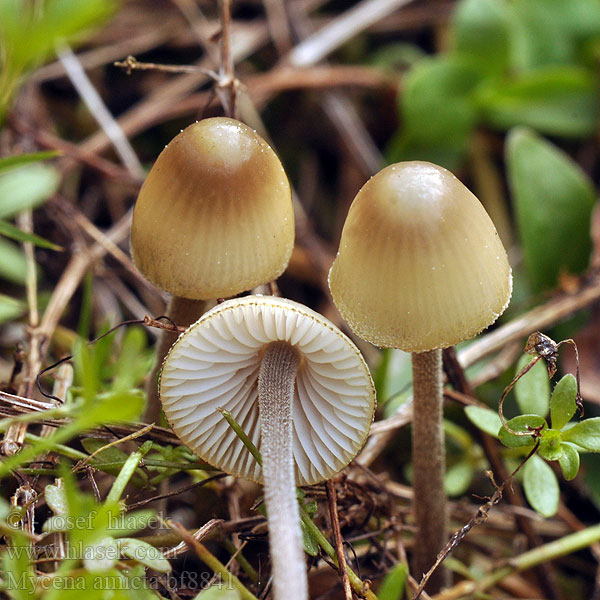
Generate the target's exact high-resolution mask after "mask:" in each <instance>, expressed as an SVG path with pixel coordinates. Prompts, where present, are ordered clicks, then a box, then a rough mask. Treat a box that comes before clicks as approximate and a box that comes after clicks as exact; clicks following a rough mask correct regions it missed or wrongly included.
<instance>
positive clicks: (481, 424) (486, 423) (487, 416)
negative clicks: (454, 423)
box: [465, 406, 502, 438]
mask: <svg viewBox="0 0 600 600" xmlns="http://www.w3.org/2000/svg"><path fill="white" fill-rule="evenodd" d="M465 414H466V415H467V417H468V419H469V421H471V423H473V425H475V427H478V428H479V429H481V430H482V431H485V433H487V434H488V435H491V436H493V437H495V438H497V437H498V430H499V429H500V427H502V421H500V417H499V416H498V413H497V412H495V411H493V410H492V409H491V408H484V407H482V406H467V407H466V408H465Z"/></svg>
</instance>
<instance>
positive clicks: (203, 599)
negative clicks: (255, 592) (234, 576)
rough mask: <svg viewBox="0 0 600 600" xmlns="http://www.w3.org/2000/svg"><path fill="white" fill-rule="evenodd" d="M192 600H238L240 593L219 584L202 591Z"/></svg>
mask: <svg viewBox="0 0 600 600" xmlns="http://www.w3.org/2000/svg"><path fill="white" fill-rule="evenodd" d="M194 600H240V593H239V592H238V591H237V590H236V589H235V588H232V587H230V586H227V585H224V584H223V583H219V584H217V585H211V586H210V587H209V588H206V589H205V590H202V591H201V592H200V593H199V594H198V595H197V596H196V597H195V598H194Z"/></svg>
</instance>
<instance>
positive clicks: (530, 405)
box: [515, 354, 550, 417]
mask: <svg viewBox="0 0 600 600" xmlns="http://www.w3.org/2000/svg"><path fill="white" fill-rule="evenodd" d="M534 360H535V358H534V357H533V356H529V355H528V354H523V356H521V358H520V359H519V362H518V363H517V368H516V369H515V374H516V373H519V372H520V371H521V369H523V368H524V367H525V366H527V365H528V364H529V363H530V362H532V361H534ZM515 396H516V398H517V404H518V405H519V409H520V410H521V412H522V413H526V414H530V415H539V416H540V417H545V416H546V415H547V414H548V400H549V397H550V381H549V380H548V371H547V370H546V365H545V364H544V361H543V360H539V361H538V362H537V363H536V364H535V365H534V366H533V367H532V368H531V369H530V370H529V371H528V372H527V373H526V374H525V375H523V377H521V378H520V379H519V380H518V381H517V383H515Z"/></svg>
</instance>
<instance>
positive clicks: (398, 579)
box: [377, 562, 408, 600]
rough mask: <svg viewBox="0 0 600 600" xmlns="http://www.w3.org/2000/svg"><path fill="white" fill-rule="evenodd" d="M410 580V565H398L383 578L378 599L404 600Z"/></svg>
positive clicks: (378, 591)
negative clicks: (408, 580) (407, 583)
mask: <svg viewBox="0 0 600 600" xmlns="http://www.w3.org/2000/svg"><path fill="white" fill-rule="evenodd" d="M407 579H408V565H407V564H406V563H402V562H400V563H397V564H396V565H394V566H393V567H392V568H391V569H390V570H389V571H388V572H387V573H386V576H385V577H384V578H383V581H382V582H381V585H380V586H379V590H377V598H379V600H402V598H404V589H405V587H406V581H407Z"/></svg>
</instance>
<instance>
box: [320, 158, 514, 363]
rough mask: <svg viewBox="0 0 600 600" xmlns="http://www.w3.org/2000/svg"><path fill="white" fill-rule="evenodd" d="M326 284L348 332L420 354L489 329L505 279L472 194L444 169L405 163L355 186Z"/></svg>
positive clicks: (496, 244) (497, 245)
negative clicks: (358, 187)
mask: <svg viewBox="0 0 600 600" xmlns="http://www.w3.org/2000/svg"><path fill="white" fill-rule="evenodd" d="M329 285H330V288H331V293H332V296H333V300H334V302H335V304H336V306H337V307H338V309H339V311H340V313H341V314H342V316H343V317H344V319H345V320H346V321H347V322H348V324H349V325H350V327H351V328H352V329H353V330H354V331H355V332H356V334H357V335H359V336H360V337H362V338H364V339H366V340H368V341H369V342H371V343H373V344H375V345H377V346H381V347H391V348H400V349H402V350H406V351H408V352H424V351H427V350H433V349H435V348H446V347H448V346H451V345H453V344H456V343H458V342H460V341H462V340H465V339H469V338H471V337H473V336H474V335H476V334H477V333H479V332H480V331H481V330H482V329H485V328H486V327H488V326H489V325H491V324H492V323H493V322H494V321H495V320H496V319H497V318H498V317H499V316H500V315H501V314H502V312H503V311H504V309H505V308H506V306H507V305H508V302H509V300H510V295H511V291H512V276H511V269H510V265H509V263H508V258H507V256H506V251H505V250H504V247H503V246H502V243H501V241H500V239H499V237H498V234H497V232H496V229H495V228H494V225H493V223H492V221H491V220H490V218H489V217H488V215H487V213H486V212H485V210H484V208H483V206H482V205H481V204H480V202H479V200H477V198H476V197H475V196H474V195H473V194H472V193H471V192H470V191H469V190H468V189H467V188H466V187H465V186H464V185H463V184H462V183H461V182H460V181H459V180H458V179H457V178H456V177H455V176H454V175H453V174H452V173H450V172H449V171H447V170H446V169H443V168H442V167H439V166H437V165H433V164H431V163H427V162H420V161H413V162H404V163H398V164H395V165H391V166H389V167H386V168H385V169H383V170H382V171H380V172H379V173H378V174H377V175H375V176H374V177H372V178H371V179H370V180H369V181H368V182H367V183H366V184H365V185H364V186H363V187H362V189H361V190H360V191H359V192H358V194H357V196H356V198H355V199H354V202H353V203H352V206H351V207H350V212H349V213H348V217H347V219H346V223H345V225H344V229H343V232H342V238H341V243H340V249H339V252H338V255H337V257H336V259H335V262H334V263H333V266H332V267H331V271H330V273H329Z"/></svg>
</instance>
